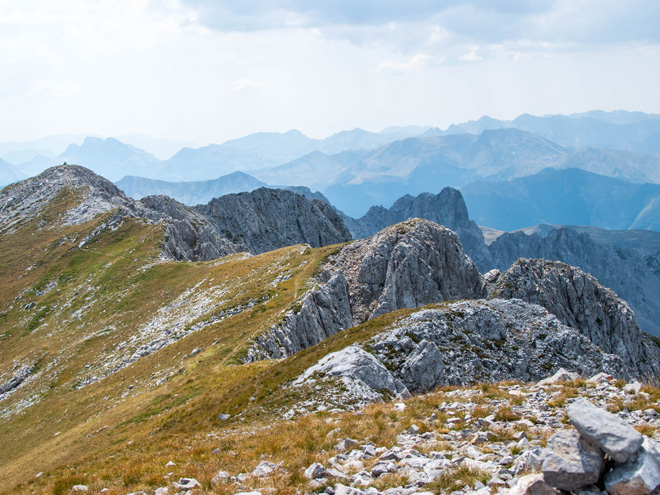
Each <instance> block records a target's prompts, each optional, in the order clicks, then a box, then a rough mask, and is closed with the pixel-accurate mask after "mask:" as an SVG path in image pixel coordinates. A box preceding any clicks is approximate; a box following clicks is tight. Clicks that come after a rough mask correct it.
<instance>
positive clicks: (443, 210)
mask: <svg viewBox="0 0 660 495" xmlns="http://www.w3.org/2000/svg"><path fill="white" fill-rule="evenodd" d="M411 218H423V219H425V220H430V221H432V222H435V223H437V224H439V225H442V226H444V227H446V228H448V229H451V230H453V231H454V232H456V234H457V235H458V237H459V238H460V240H461V244H462V245H463V249H465V252H466V253H467V254H468V255H469V256H470V257H471V258H472V260H473V261H474V262H475V264H476V265H477V266H478V267H479V268H480V269H485V268H486V267H490V266H492V265H493V261H492V259H491V254H490V252H489V250H488V248H487V247H486V244H485V243H484V237H483V234H482V232H481V230H480V229H479V227H478V226H477V224H476V223H474V222H473V221H471V220H470V217H469V216H468V211H467V207H466V206H465V201H464V199H463V196H462V195H461V193H460V192H459V191H457V190H456V189H454V188H451V187H445V188H444V189H443V190H442V191H440V193H438V194H431V193H422V194H420V195H419V196H416V197H413V196H410V195H406V196H403V197H402V198H399V199H398V200H397V201H395V202H394V204H393V205H392V207H391V208H389V209H387V208H383V207H382V206H373V207H371V208H370V209H369V211H368V212H367V213H366V214H365V215H364V216H363V217H362V218H359V219H356V220H354V219H349V220H347V221H346V224H347V226H348V228H349V229H350V231H351V234H352V235H353V237H354V238H355V239H363V238H366V237H370V236H373V235H374V234H376V233H377V232H379V231H380V230H382V229H384V228H387V227H389V226H391V225H394V224H396V223H399V222H404V221H406V220H409V219H411Z"/></svg>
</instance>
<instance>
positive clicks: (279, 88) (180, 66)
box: [0, 0, 660, 144]
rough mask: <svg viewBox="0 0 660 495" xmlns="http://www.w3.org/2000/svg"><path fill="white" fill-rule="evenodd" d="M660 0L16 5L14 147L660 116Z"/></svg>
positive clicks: (8, 125) (6, 121)
mask: <svg viewBox="0 0 660 495" xmlns="http://www.w3.org/2000/svg"><path fill="white" fill-rule="evenodd" d="M659 22H660V2H658V1H656V0H648V1H641V0H640V1H636V0H626V1H621V0H557V1H551V0H539V1H533V0H502V1H497V0H472V1H458V0H455V1H452V0H405V1H393V0H366V1H360V0H334V1H333V0H286V1H279V2H277V1H266V0H234V1H226V0H164V1H148V0H100V1H91V0H1V1H0V113H1V115H2V119H1V120H0V141H8V140H25V139H32V138H37V137H42V136H45V135H50V134H59V133H78V134H97V135H106V136H110V135H121V134H125V133H132V132H140V133H145V134H150V135H153V136H156V137H167V138H172V139H184V140H190V141H193V142H196V143H198V144H206V143H209V142H222V141H224V140H226V139H229V138H233V137H238V136H242V135H245V134H248V133H251V132H256V131H285V130H288V129H291V128H296V129H300V130H301V131H303V132H305V133H306V134H308V135H310V136H312V137H325V136H326V135H329V134H331V133H333V132H336V131H338V130H341V129H351V128H354V127H362V128H364V129H368V130H374V131H378V130H381V129H382V128H384V127H386V126H389V125H409V124H421V125H426V124H428V125H436V126H439V127H443V128H444V127H446V126H448V125H449V124H451V123H457V122H462V121H465V120H469V119H475V118H478V117H480V116H481V115H484V114H487V115H491V116H493V117H497V118H513V117H515V116H517V115H519V114H521V113H525V112H527V113H532V114H535V115H543V114H548V113H572V112H578V111H586V110H591V109H603V110H614V109H620V108H621V109H628V110H642V111H647V112H658V113H660V91H658V87H660V29H658V24H659Z"/></svg>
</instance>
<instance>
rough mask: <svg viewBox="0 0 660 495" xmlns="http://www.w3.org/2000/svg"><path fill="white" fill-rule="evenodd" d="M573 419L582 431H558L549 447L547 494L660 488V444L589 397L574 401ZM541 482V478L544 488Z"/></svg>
mask: <svg viewBox="0 0 660 495" xmlns="http://www.w3.org/2000/svg"><path fill="white" fill-rule="evenodd" d="M568 417H569V421H570V422H571V424H572V425H573V426H575V428H576V429H575V430H561V431H559V432H557V433H555V434H554V435H553V436H552V438H550V441H549V442H548V447H547V449H546V454H545V459H544V461H543V474H542V478H543V483H545V484H546V485H548V488H547V489H545V491H546V492H547V493H552V490H551V489H550V488H549V487H553V488H557V489H561V490H566V491H571V492H579V493H583V494H586V493H602V490H603V489H605V490H607V493H609V494H610V495H647V494H649V493H653V492H655V491H656V489H658V488H660V444H658V443H657V442H655V441H654V440H652V439H650V438H648V437H644V436H643V435H642V434H641V433H639V432H638V431H637V430H635V429H634V428H632V427H631V426H630V425H628V424H627V423H626V422H625V421H623V420H621V419H620V418H618V417H617V416H614V415H613V414H610V413H608V412H607V411H605V410H603V409H600V408H598V407H596V406H594V405H593V404H592V403H591V402H589V401H588V400H586V399H580V400H578V401H576V402H574V403H573V404H572V405H571V406H570V407H569V408H568ZM540 481H541V478H540V477H536V484H537V485H539V486H540V484H539V482H540ZM521 485H522V483H521ZM517 492H518V493H521V494H523V493H527V492H529V489H527V490H526V491H523V490H522V489H520V488H518V489H517ZM555 492H556V493H557V494H559V493H560V492H559V491H558V490H555ZM514 493H515V492H514Z"/></svg>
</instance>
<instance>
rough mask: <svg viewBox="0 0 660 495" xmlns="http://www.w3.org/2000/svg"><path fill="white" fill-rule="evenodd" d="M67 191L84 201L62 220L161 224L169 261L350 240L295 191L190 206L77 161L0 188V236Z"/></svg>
mask: <svg viewBox="0 0 660 495" xmlns="http://www.w3.org/2000/svg"><path fill="white" fill-rule="evenodd" d="M65 190H68V191H70V192H72V193H73V194H75V195H78V196H79V198H78V201H77V203H76V204H75V205H74V206H73V207H72V208H70V209H68V210H67V212H66V213H65V214H64V216H63V218H62V219H61V223H62V224H64V225H75V224H81V223H84V222H87V221H90V220H92V219H93V218H94V217H96V216H97V215H99V214H102V213H106V212H111V211H112V212H113V214H112V215H111V216H110V217H109V218H108V219H107V220H106V221H105V222H104V223H103V224H102V225H101V226H100V227H99V228H98V229H97V230H96V231H95V232H93V233H92V235H98V234H99V233H100V232H102V231H103V230H105V229H108V228H113V227H114V226H116V225H118V224H119V223H121V222H122V220H123V218H138V219H141V220H143V221H146V222H148V223H162V224H164V225H165V234H164V240H163V255H164V257H165V258H167V259H173V260H200V261H205V260H212V259H216V258H219V257H221V256H225V255H227V254H231V253H237V252H241V251H248V252H251V253H261V252H264V251H268V250H272V249H277V248H279V247H283V246H288V245H291V244H299V243H307V244H310V245H312V246H315V247H319V246H323V245H327V244H334V243H340V242H346V241H348V240H350V238H351V237H350V233H349V232H348V230H347V229H346V228H345V227H344V225H343V223H342V221H341V218H340V216H339V214H338V213H337V212H336V211H335V210H334V209H333V208H332V207H331V206H329V205H328V204H327V203H325V202H323V201H320V200H312V201H310V200H308V199H306V198H304V197H303V196H300V195H298V194H296V193H293V192H290V191H285V190H269V189H263V188H262V189H258V190H256V191H254V192H252V193H242V194H235V195H229V196H225V197H223V198H219V199H214V200H213V201H212V202H211V203H209V204H208V205H201V206H198V207H193V208H191V207H187V206H185V205H183V204H181V203H179V202H178V201H175V200H173V199H171V198H169V197H167V196H148V197H146V198H143V199H142V200H141V201H136V200H133V199H131V198H129V197H127V196H126V195H125V194H124V193H123V192H122V191H121V190H119V189H118V188H117V187H116V186H115V185H114V184H113V183H112V182H110V181H108V180H106V179H104V178H103V177H101V176H99V175H97V174H95V173H94V172H92V171H91V170H88V169H86V168H84V167H80V166H76V165H63V166H58V167H53V168H50V169H48V170H46V171H45V172H43V173H42V174H40V175H38V176H36V177H33V178H31V179H27V180H25V181H23V182H20V183H17V184H15V185H12V186H10V187H7V188H5V189H3V190H2V191H0V205H2V206H0V233H10V232H12V231H14V229H15V228H16V227H17V226H18V225H19V224H20V223H21V222H24V221H27V220H30V219H32V218H34V217H35V215H36V214H37V213H38V212H39V211H40V210H41V208H42V207H44V206H45V205H46V204H48V203H50V202H51V201H53V200H54V199H56V198H57V197H58V195H60V194H63V192H64V191H65ZM49 228H50V226H49ZM88 241H89V239H86V240H84V241H83V243H85V242H88Z"/></svg>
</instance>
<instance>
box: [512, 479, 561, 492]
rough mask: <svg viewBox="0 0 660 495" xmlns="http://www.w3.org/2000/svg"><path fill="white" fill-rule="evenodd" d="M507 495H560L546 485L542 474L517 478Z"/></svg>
mask: <svg viewBox="0 0 660 495" xmlns="http://www.w3.org/2000/svg"><path fill="white" fill-rule="evenodd" d="M507 495H560V492H559V490H557V489H556V488H554V487H552V486H550V485H548V484H547V483H546V482H545V481H544V479H543V475H542V474H528V475H526V476H523V477H522V478H519V479H518V481H517V482H516V484H515V485H514V486H512V487H511V489H510V490H509V491H508V492H507Z"/></svg>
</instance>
